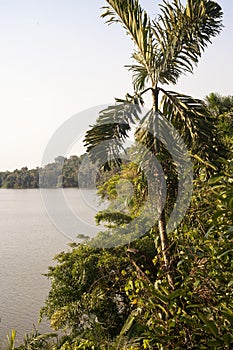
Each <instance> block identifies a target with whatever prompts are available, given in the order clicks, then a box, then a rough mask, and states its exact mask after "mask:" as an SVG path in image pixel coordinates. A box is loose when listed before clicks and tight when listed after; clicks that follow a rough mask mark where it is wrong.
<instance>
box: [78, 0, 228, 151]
mask: <svg viewBox="0 0 233 350" xmlns="http://www.w3.org/2000/svg"><path fill="white" fill-rule="evenodd" d="M106 2H107V3H108V5H107V6H105V7H104V10H105V12H104V13H103V15H102V16H103V17H104V18H107V23H108V24H112V23H115V22H119V23H120V24H121V25H122V26H123V27H124V28H125V30H126V32H127V34H128V35H129V36H130V38H131V39H132V40H133V42H134V44H135V51H134V52H133V55H132V58H133V60H134V63H133V64H132V65H131V66H128V67H129V70H130V71H132V73H133V86H134V90H135V95H134V96H130V95H128V94H127V95H126V99H124V100H120V99H116V105H114V106H110V107H109V108H107V109H106V110H104V111H102V113H100V115H99V118H98V120H97V122H96V125H95V126H94V127H93V128H92V129H91V130H89V131H88V132H87V134H86V139H85V141H86V145H87V146H88V151H90V150H91V149H93V148H94V147H96V146H97V145H98V144H100V142H102V141H103V140H111V139H112V140H113V139H114V140H115V146H114V147H112V149H111V150H110V149H108V150H106V152H112V156H114V157H116V158H118V155H119V154H118V153H117V151H118V148H119V149H121V147H120V144H119V143H118V141H120V140H122V139H124V138H125V137H126V136H127V131H128V130H129V129H130V124H131V123H132V122H134V121H135V119H137V117H138V112H140V109H139V106H140V105H142V104H143V99H142V95H143V93H144V92H145V90H143V89H145V88H146V87H147V86H148V87H149V89H151V90H152V91H154V97H155V99H157V101H155V102H156V103H157V102H158V94H159V93H162V99H161V105H160V108H159V110H160V112H161V114H162V115H163V117H165V118H167V119H168V120H169V121H171V122H172V123H173V125H174V126H175V127H176V128H177V129H178V130H179V131H180V133H181V134H182V137H183V138H184V140H185V141H186V143H187V145H188V146H189V147H192V149H193V151H194V152H197V153H198V152H201V155H203V156H204V157H205V158H208V154H213V153H215V152H216V146H214V145H213V142H212V141H213V134H214V130H211V128H210V127H209V125H208V124H209V123H210V124H211V120H210V118H209V115H208V112H207V110H206V107H205V105H204V103H203V102H202V101H200V100H197V99H194V98H192V97H190V96H187V95H184V94H179V93H177V92H174V91H167V90H164V89H162V87H161V86H162V85H163V84H169V83H172V84H175V83H176V82H177V81H178V78H179V77H180V76H181V75H182V74H185V73H192V72H193V68H194V66H195V65H196V64H197V63H198V60H199V58H200V57H201V54H202V52H203V50H204V48H205V47H206V46H207V45H208V43H210V42H211V39H212V38H213V37H215V36H216V35H217V34H219V32H220V31H221V28H222V10H221V7H220V6H219V5H218V4H217V3H216V2H214V1H209V0H187V3H186V6H184V5H182V3H181V1H179V0H173V2H172V3H169V2H167V1H163V3H162V5H160V8H161V14H159V15H158V17H157V19H156V20H151V19H150V17H149V16H148V15H147V13H146V11H145V10H144V9H142V7H141V6H140V4H139V1H138V0H106ZM146 91H147V90H146ZM130 103H132V104H135V105H136V106H137V107H136V106H135V109H134V110H132V107H131V108H130V107H129V105H128V104H130ZM157 109H158V108H157ZM123 110H124V116H123V113H122V111H123ZM126 110H127V112H128V113H126ZM116 117H118V118H116ZM117 119H118V120H120V121H121V123H119V122H117ZM113 121H114V123H113ZM103 124H104V125H103ZM107 125H109V128H108V127H107ZM203 146H204V148H203ZM214 148H215V149H214ZM209 150H210V152H209ZM102 152H103V147H102ZM199 155H200V154H199ZM98 156H99V155H97V157H98Z"/></svg>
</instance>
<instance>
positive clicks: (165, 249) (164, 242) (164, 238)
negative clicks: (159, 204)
mask: <svg viewBox="0 0 233 350" xmlns="http://www.w3.org/2000/svg"><path fill="white" fill-rule="evenodd" d="M158 95H159V89H158V88H157V87H156V88H154V89H153V109H154V114H155V118H156V120H155V129H156V130H155V131H156V132H159V130H158V111H159V108H158ZM153 151H154V155H155V156H156V155H157V154H158V153H159V151H160V147H159V141H158V139H155V142H154V150H153ZM159 181H160V180H159ZM161 186H162V184H161ZM158 230H159V235H160V241H161V249H162V255H163V260H164V265H165V269H166V273H167V279H168V283H169V284H170V286H171V287H172V289H174V276H173V275H174V274H173V266H172V263H171V254H170V247H169V240H168V235H167V229H166V217H165V210H164V208H161V214H160V217H159V219H158Z"/></svg>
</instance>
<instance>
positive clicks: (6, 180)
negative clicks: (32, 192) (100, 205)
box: [0, 154, 93, 189]
mask: <svg viewBox="0 0 233 350" xmlns="http://www.w3.org/2000/svg"><path fill="white" fill-rule="evenodd" d="M84 156H85V154H84V155H81V156H77V155H72V156H70V157H69V158H66V157H62V156H58V157H56V158H55V160H54V162H53V163H49V164H47V165H46V166H45V167H43V168H40V167H37V168H34V169H28V168H27V167H26V166H25V167H22V168H21V169H15V170H14V171H4V172H0V188H5V189H27V188H39V187H43V188H58V187H63V188H72V187H79V183H78V174H79V176H82V185H85V186H86V187H89V186H90V184H91V177H92V176H93V173H92V171H93V169H90V167H89V168H88V169H87V168H85V167H84V166H82V170H81V172H80V169H79V168H80V165H81V163H82V159H83V158H84ZM79 172H80V173H79ZM83 179H85V182H84V183H83V181H84V180H83Z"/></svg>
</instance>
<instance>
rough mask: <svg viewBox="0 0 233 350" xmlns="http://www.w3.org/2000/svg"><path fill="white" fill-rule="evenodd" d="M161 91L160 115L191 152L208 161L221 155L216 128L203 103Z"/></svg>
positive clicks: (171, 92)
mask: <svg viewBox="0 0 233 350" xmlns="http://www.w3.org/2000/svg"><path fill="white" fill-rule="evenodd" d="M161 91H162V92H163V93H164V96H163V98H162V101H161V113H162V115H163V116H164V117H165V118H166V119H167V120H169V121H170V122H171V123H172V124H173V126H174V127H175V128H176V129H177V130H178V132H179V133H180V135H182V138H183V140H184V141H185V143H186V145H187V146H188V147H189V148H190V150H191V152H193V153H194V154H195V153H198V154H199V155H200V156H201V157H202V156H203V157H204V158H205V160H209V161H210V160H211V159H212V160H214V159H215V158H216V156H217V155H222V154H221V152H222V150H221V149H220V148H219V147H220V146H219V145H218V143H217V140H216V127H215V125H214V122H213V120H212V117H211V116H210V114H209V112H208V110H207V107H206V105H205V104H204V102H203V101H201V100H198V99H194V98H192V97H191V96H188V95H183V94H179V93H177V92H174V91H165V90H163V89H161ZM206 157H207V158H208V159H207V158H206ZM210 162H211V161H210Z"/></svg>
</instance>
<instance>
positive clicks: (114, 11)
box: [102, 0, 155, 87]
mask: <svg viewBox="0 0 233 350" xmlns="http://www.w3.org/2000/svg"><path fill="white" fill-rule="evenodd" d="M106 1H107V3H108V4H109V6H105V7H103V9H104V10H105V12H104V13H103V15H102V17H108V20H107V23H108V24H112V23H114V22H120V23H121V24H122V26H123V27H124V28H125V30H126V32H127V34H129V35H130V37H131V39H132V40H133V42H134V44H135V46H136V53H135V54H134V55H133V58H134V59H135V60H136V61H137V62H138V63H139V64H140V66H138V67H140V71H141V70H142V67H144V69H145V70H146V72H147V76H148V77H150V78H151V80H152V81H154V78H155V75H154V53H153V51H154V50H153V33H152V29H151V24H150V19H149V16H148V15H147V13H146V11H145V10H143V9H142V8H141V6H140V4H139V1H138V0H106ZM135 68H136V66H135V67H134V68H133V69H135ZM143 77H144V74H143ZM144 82H145V80H144ZM137 85H138V84H137V83H136V87H137ZM139 85H140V84H139Z"/></svg>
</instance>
